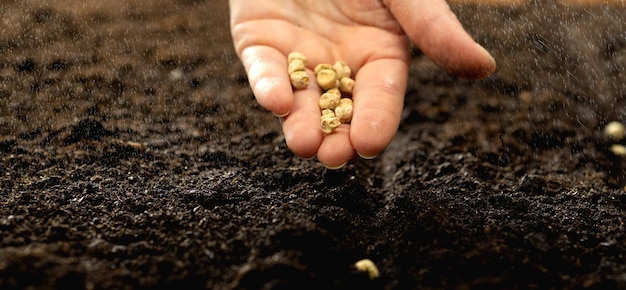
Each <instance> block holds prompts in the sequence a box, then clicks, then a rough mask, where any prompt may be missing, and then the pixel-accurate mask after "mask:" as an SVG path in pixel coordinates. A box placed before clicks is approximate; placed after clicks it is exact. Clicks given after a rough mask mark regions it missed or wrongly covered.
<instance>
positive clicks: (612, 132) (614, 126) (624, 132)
mask: <svg viewBox="0 0 626 290" xmlns="http://www.w3.org/2000/svg"><path fill="white" fill-rule="evenodd" d="M604 135H606V136H608V137H609V138H611V139H613V140H616V141H619V140H622V139H624V137H626V126H624V124H622V123H620V122H617V121H613V122H610V123H608V124H607V125H606V127H604Z"/></svg>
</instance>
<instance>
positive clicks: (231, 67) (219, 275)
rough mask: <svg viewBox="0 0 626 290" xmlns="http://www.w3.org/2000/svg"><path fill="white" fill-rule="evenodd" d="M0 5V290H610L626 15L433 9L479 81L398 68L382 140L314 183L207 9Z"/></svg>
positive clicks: (624, 285) (625, 282)
mask: <svg viewBox="0 0 626 290" xmlns="http://www.w3.org/2000/svg"><path fill="white" fill-rule="evenodd" d="M0 5H1V6H2V9H1V11H0V15H1V19H2V21H1V22H0V156H1V158H2V163H1V165H0V182H1V188H0V235H1V237H2V239H1V241H0V288H3V289H22V288H29V289H33V288H60V289H67V288H87V289H131V288H156V287H159V288H175V287H176V288H181V287H182V288H209V289H285V288H287V289H357V288H356V287H360V288H366V289H367V288H372V289H412V288H477V287H481V288H483V287H494V288H594V287H597V288H600V287H609V288H621V289H626V259H625V257H624V256H625V253H626V237H625V235H624V220H625V218H626V193H625V191H624V186H625V185H626V172H625V171H624V169H625V168H626V161H624V159H621V158H619V157H617V156H614V155H613V154H612V153H611V152H610V151H609V149H608V148H609V147H610V145H612V144H613V143H614V141H611V140H609V139H607V138H606V137H605V136H603V133H602V129H603V128H604V126H605V125H606V123H608V122H610V121H613V120H618V121H626V110H625V109H624V108H625V105H626V104H625V103H626V100H625V99H626V75H625V73H626V22H624V21H623V20H624V19H625V18H626V8H623V7H622V8H620V7H608V6H596V7H587V8H580V7H578V8H574V7H566V6H562V5H561V4H554V3H552V1H535V2H534V3H531V4H528V5H526V6H521V7H513V8H506V7H499V8H493V7H487V6H481V5H474V4H464V5H455V6H454V7H453V8H454V10H455V11H457V12H458V14H459V17H460V19H461V20H462V22H463V23H464V24H465V25H466V27H467V28H468V30H469V31H470V33H471V34H472V35H473V36H474V37H475V38H476V39H477V40H478V41H479V42H480V43H482V44H484V45H485V46H486V47H487V48H488V49H489V50H490V51H491V52H492V53H493V54H494V56H495V57H496V59H497V60H498V64H499V68H498V71H497V72H496V73H495V74H494V75H493V76H492V77H490V78H489V79H487V80H484V81H480V82H468V81H464V80H459V79H456V78H453V77H451V76H449V75H447V74H445V73H443V72H442V71H441V70H439V69H438V68H437V67H436V66H434V65H433V64H432V63H431V62H430V61H429V60H427V59H426V58H425V57H423V56H422V55H421V54H420V53H419V51H415V52H414V57H413V62H412V65H411V81H410V83H409V88H408V91H407V98H406V101H405V110H404V113H403V119H402V122H401V125H400V128H399V132H398V134H397V138H396V139H395V140H394V142H393V143H392V144H391V145H390V146H389V148H388V149H387V150H386V151H385V152H384V153H383V154H381V155H380V156H379V157H378V158H376V159H374V160H368V161H364V160H355V161H354V162H352V163H350V164H349V165H348V166H347V167H346V168H344V169H342V170H339V171H329V170H326V169H325V168H324V167H323V166H321V165H319V164H318V163H317V162H316V161H315V160H310V161H305V160H301V159H299V158H297V157H295V156H293V154H292V153H291V152H290V151H289V150H288V149H287V148H286V146H285V144H284V139H283V137H282V134H281V131H280V125H279V122H278V121H277V120H276V119H275V117H273V116H272V114H271V113H268V112H266V111H265V110H264V109H262V108H260V107H259V106H258V105H257V104H256V102H255V101H254V97H253V96H252V93H251V91H250V89H249V87H248V85H247V79H246V76H245V73H244V71H243V68H242V66H241V64H240V63H239V61H238V59H237V58H236V55H235V53H234V51H233V49H232V45H231V39H230V34H229V27H228V6H227V2H226V1H209V0H195V1H194V0H177V1H175V0H153V1H123V0H114V1H96V0H88V1H69V0H66V1H61V0H56V1H35V0H24V1H22V0H5V1H0ZM250 9H253V5H251V8H250ZM364 258H368V259H371V260H372V261H374V263H375V264H376V265H377V266H378V268H379V269H380V272H381V275H380V277H379V278H377V279H374V280H370V279H369V277H368V276H367V274H366V273H362V272H358V271H356V270H355V269H354V267H353V265H354V263H355V262H356V261H358V260H360V259H364Z"/></svg>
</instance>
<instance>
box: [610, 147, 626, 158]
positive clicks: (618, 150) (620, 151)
mask: <svg viewBox="0 0 626 290" xmlns="http://www.w3.org/2000/svg"><path fill="white" fill-rule="evenodd" d="M609 150H611V152H612V153H613V154H615V155H616V156H619V157H626V146H624V145H622V144H613V145H611V148H609Z"/></svg>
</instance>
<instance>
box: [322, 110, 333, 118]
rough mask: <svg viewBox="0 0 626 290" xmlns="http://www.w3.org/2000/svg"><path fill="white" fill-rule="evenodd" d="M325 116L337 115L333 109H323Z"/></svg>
mask: <svg viewBox="0 0 626 290" xmlns="http://www.w3.org/2000/svg"><path fill="white" fill-rule="evenodd" d="M323 116H331V117H335V111H333V110H331V109H323V110H322V117H323Z"/></svg>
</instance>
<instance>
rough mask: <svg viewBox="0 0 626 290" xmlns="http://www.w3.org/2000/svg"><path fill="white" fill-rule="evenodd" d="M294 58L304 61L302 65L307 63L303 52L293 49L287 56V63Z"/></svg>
mask: <svg viewBox="0 0 626 290" xmlns="http://www.w3.org/2000/svg"><path fill="white" fill-rule="evenodd" d="M294 59H299V60H301V61H302V62H303V63H304V66H306V64H307V58H306V56H305V55H304V54H302V53H299V52H297V51H294V52H292V53H290V54H289V55H288V56H287V63H291V62H292V61H293V60H294Z"/></svg>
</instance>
